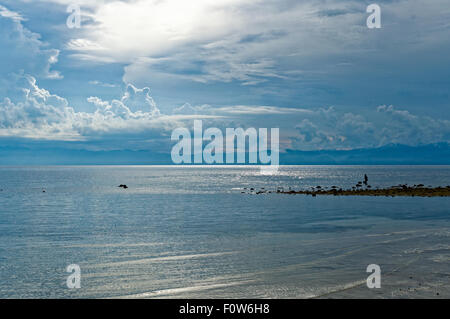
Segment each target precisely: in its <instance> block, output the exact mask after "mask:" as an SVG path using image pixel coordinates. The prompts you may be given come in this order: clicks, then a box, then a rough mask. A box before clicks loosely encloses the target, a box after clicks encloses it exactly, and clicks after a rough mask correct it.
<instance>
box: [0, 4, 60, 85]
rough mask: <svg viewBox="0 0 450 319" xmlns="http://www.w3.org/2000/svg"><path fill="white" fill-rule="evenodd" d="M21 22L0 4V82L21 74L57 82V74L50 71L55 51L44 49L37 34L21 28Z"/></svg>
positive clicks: (17, 15) (21, 19) (56, 52)
mask: <svg viewBox="0 0 450 319" xmlns="http://www.w3.org/2000/svg"><path fill="white" fill-rule="evenodd" d="M23 20H24V19H23V18H22V16H21V15H20V14H19V13H16V12H12V11H10V10H8V9H7V8H5V7H3V6H1V5H0V43H1V46H2V50H0V81H1V80H3V83H2V86H6V85H7V83H5V81H4V80H5V79H7V78H9V77H10V76H11V74H12V73H17V72H23V73H25V74H35V75H36V76H42V77H46V78H52V79H61V78H62V76H61V74H60V73H59V72H58V71H54V70H51V66H52V64H55V63H56V62H58V55H59V50H56V49H47V48H46V44H45V43H43V42H42V41H41V40H40V35H39V34H36V33H33V32H31V31H30V30H28V29H27V28H25V27H24V26H23V25H22V21H23ZM0 92H1V91H0Z"/></svg>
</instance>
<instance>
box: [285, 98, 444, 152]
mask: <svg viewBox="0 0 450 319" xmlns="http://www.w3.org/2000/svg"><path fill="white" fill-rule="evenodd" d="M296 129H297V130H298V135H297V136H296V137H295V136H294V137H293V138H294V139H295V140H296V142H295V143H294V148H296V149H301V150H318V149H355V148H373V147H380V146H383V145H386V144H392V143H394V144H404V145H411V146H417V145H421V144H431V143H438V142H450V121H448V120H441V119H433V118H431V117H428V116H418V115H414V114H411V113H410V112H408V111H405V110H398V109H396V108H395V107H394V106H384V105H383V106H379V107H378V108H377V109H376V112H373V111H372V112H370V113H368V115H366V116H363V115H358V114H354V113H341V112H338V111H337V110H336V109H335V108H333V107H330V108H328V109H323V108H322V109H319V110H317V111H315V112H314V113H312V114H310V115H309V116H306V118H305V119H303V120H302V121H301V122H300V123H298V124H297V125H296Z"/></svg>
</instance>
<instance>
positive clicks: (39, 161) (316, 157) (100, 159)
mask: <svg viewBox="0 0 450 319" xmlns="http://www.w3.org/2000/svg"><path fill="white" fill-rule="evenodd" d="M280 163H281V164H284V165H295V164H298V165H383V164H385V165H414V164H416V165H426V164H429V165H450V144H449V143H438V144H430V145H422V146H415V147H413V146H406V145H397V144H390V145H386V146H383V147H380V148H369V149H354V150H323V151H293V150H289V151H288V152H286V153H281V154H280ZM157 164H161V165H170V164H172V161H171V158H170V154H163V153H156V152H152V151H132V150H120V151H89V150H76V149H71V148H68V147H66V146H65V145H64V144H63V145H61V146H58V147H55V146H53V147H50V146H46V145H33V144H31V145H28V146H21V145H18V146H11V145H10V146H3V147H2V146H0V165H157Z"/></svg>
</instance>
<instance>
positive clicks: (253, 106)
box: [0, 0, 450, 153]
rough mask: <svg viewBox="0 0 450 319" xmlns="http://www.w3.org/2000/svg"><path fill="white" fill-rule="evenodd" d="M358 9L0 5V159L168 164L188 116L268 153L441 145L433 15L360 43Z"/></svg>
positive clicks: (277, 3)
mask: <svg viewBox="0 0 450 319" xmlns="http://www.w3.org/2000/svg"><path fill="white" fill-rule="evenodd" d="M373 2H374V1H373V0H372V1H364V0H348V1H342V0H304V1H301V0H297V1H295V0H193V1H185V0H128V1H125V0H123V1H118V0H112V1H106V0H98V1H92V0H78V1H76V0H33V1H31V0H0V145H3V146H7V145H17V143H24V144H26V145H31V144H33V143H41V142H45V143H50V144H51V143H54V144H55V145H56V144H58V145H62V144H64V145H67V146H68V147H70V145H77V147H81V148H85V149H90V150H122V149H123V150H125V149H126V150H151V151H154V152H157V153H170V150H171V147H172V145H173V144H172V142H171V141H170V135H171V132H172V130H173V129H175V128H177V127H192V121H193V119H198V118H200V119H203V120H204V123H205V124H204V126H215V127H219V128H225V127H244V128H248V127H256V128H258V127H267V128H271V127H279V128H280V136H281V141H280V142H281V150H282V152H283V151H284V150H287V149H290V150H349V149H358V148H376V147H381V146H383V145H387V144H405V145H410V146H419V145H424V144H432V143H440V142H449V141H450V112H449V101H450V99H449V97H450V96H449V94H450V3H449V1H448V0H378V1H377V2H376V3H377V4H378V5H379V6H380V7H381V23H382V28H381V29H369V28H368V27H367V25H366V20H367V17H368V16H369V13H367V12H366V8H367V6H368V5H369V4H371V3H373ZM73 4H78V5H79V6H80V8H81V27H80V28H69V27H68V26H67V24H66V21H67V19H68V17H69V15H70V14H71V13H70V12H67V9H68V6H70V5H73Z"/></svg>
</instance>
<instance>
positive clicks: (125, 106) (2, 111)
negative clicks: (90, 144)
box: [0, 75, 180, 140]
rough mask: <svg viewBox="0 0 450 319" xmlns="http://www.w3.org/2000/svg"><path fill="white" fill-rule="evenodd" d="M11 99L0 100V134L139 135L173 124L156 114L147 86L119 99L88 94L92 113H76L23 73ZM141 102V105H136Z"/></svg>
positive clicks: (129, 88) (64, 136)
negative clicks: (92, 108)
mask: <svg viewBox="0 0 450 319" xmlns="http://www.w3.org/2000/svg"><path fill="white" fill-rule="evenodd" d="M17 85H18V87H17V91H21V95H20V96H17V97H16V99H15V102H13V101H12V100H11V99H10V98H5V99H4V100H3V101H2V102H1V103H0V136H3V137H5V136H9V137H25V138H33V139H46V140H89V139H98V138H101V137H102V136H105V135H108V134H109V135H117V134H125V135H127V134H140V133H143V132H144V133H145V132H149V131H159V134H163V133H164V132H165V131H166V130H169V129H171V128H173V127H176V126H177V125H180V124H177V122H176V119H171V118H169V117H164V116H160V114H159V110H158V108H157V107H156V105H155V103H154V101H153V99H152V98H151V97H150V96H149V95H148V88H144V89H138V88H135V87H134V86H132V85H128V86H127V90H126V92H125V93H124V95H123V96H122V98H121V99H120V100H112V101H111V102H108V101H103V100H102V99H100V98H98V97H90V98H88V101H89V102H91V103H92V104H93V105H94V106H95V107H96V110H95V112H90V113H89V112H77V111H75V109H74V108H73V107H72V106H70V105H69V103H68V101H67V100H66V99H64V98H62V97H60V96H58V95H54V94H51V93H50V92H49V91H47V90H45V89H42V88H40V87H39V86H38V85H37V83H36V79H35V78H34V77H32V76H29V75H25V76H22V77H20V78H19V80H18V81H17ZM140 103H142V104H140Z"/></svg>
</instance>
